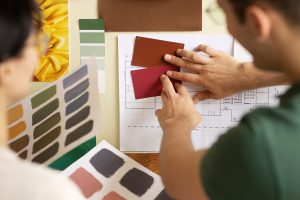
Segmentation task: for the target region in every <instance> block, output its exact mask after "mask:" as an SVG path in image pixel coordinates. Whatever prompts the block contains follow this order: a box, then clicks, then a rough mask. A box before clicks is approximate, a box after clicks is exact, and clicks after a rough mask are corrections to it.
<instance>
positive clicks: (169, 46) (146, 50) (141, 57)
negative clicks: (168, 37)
mask: <svg viewBox="0 0 300 200" xmlns="http://www.w3.org/2000/svg"><path fill="white" fill-rule="evenodd" d="M183 48H184V44H181V43H176V42H169V41H163V40H156V39H151V38H144V37H136V39H135V44H134V51H133V58H132V63H131V65H133V66H140V67H163V66H170V64H169V63H166V62H165V61H164V59H163V58H164V56H165V54H171V55H176V51H177V50H178V49H183Z"/></svg>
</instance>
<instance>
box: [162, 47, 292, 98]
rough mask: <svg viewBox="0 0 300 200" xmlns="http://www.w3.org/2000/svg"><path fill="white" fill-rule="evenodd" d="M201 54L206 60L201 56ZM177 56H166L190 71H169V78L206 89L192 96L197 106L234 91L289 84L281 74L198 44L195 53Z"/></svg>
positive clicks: (173, 62) (179, 52)
mask: <svg viewBox="0 0 300 200" xmlns="http://www.w3.org/2000/svg"><path fill="white" fill-rule="evenodd" d="M199 52H203V53H205V54H207V55H208V56H209V57H205V56H201V55H199V54H198V53H199ZM177 54H178V56H180V57H182V58H179V57H176V56H172V55H166V56H165V60H166V61H167V62H169V63H172V64H174V65H177V66H179V67H182V68H185V69H187V70H189V71H191V72H186V73H184V72H171V71H170V72H168V73H167V75H168V76H169V77H170V78H173V79H177V80H180V81H183V82H189V83H193V84H198V85H200V86H203V87H204V88H205V90H204V91H201V92H199V93H198V94H197V95H196V96H195V97H194V102H195V103H197V102H199V101H201V100H205V99H221V98H225V97H227V96H231V95H233V94H235V93H237V92H241V91H245V90H250V89H256V88H261V87H266V86H274V85H281V84H284V85H285V84H290V80H289V79H288V78H287V76H286V75H285V74H283V73H280V72H267V71H262V70H259V69H257V68H256V67H255V66H254V64H253V63H240V62H238V61H237V60H235V59H234V58H233V57H232V56H230V55H228V54H226V53H224V52H221V51H217V50H215V49H212V48H210V47H208V46H206V45H200V46H199V47H197V48H196V49H195V51H187V50H183V49H179V50H178V51H177Z"/></svg>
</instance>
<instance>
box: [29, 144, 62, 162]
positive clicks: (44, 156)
mask: <svg viewBox="0 0 300 200" xmlns="http://www.w3.org/2000/svg"><path fill="white" fill-rule="evenodd" d="M58 149H59V144H58V142H57V143H55V144H53V145H52V146H50V147H49V148H48V149H46V150H44V151H43V152H42V153H40V154H39V155H38V156H36V157H35V158H33V159H32V161H33V162H37V163H44V162H46V161H47V160H49V159H50V158H52V157H53V156H54V155H55V154H56V153H57V152H58Z"/></svg>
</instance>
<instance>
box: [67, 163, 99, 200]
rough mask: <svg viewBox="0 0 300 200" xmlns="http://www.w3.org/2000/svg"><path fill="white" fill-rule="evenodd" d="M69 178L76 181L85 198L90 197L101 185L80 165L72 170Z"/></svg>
mask: <svg viewBox="0 0 300 200" xmlns="http://www.w3.org/2000/svg"><path fill="white" fill-rule="evenodd" d="M70 179H71V180H73V181H74V182H75V183H76V185H77V186H78V187H79V188H80V190H81V192H82V193H83V195H84V196H85V197H86V198H90V197H91V196H93V194H95V193H96V192H99V191H100V190H101V189H102V187H103V185H102V184H101V183H100V182H99V181H98V180H97V179H96V178H95V177H94V176H93V175H92V174H91V173H90V172H88V171H87V170H85V169H84V168H82V167H80V168H78V169H77V170H76V171H75V172H73V174H71V175H70Z"/></svg>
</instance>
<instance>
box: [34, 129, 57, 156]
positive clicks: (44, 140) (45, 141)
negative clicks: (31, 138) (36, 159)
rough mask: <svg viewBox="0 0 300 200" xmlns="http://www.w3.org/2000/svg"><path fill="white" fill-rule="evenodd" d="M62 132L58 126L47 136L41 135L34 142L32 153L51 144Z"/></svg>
mask: <svg viewBox="0 0 300 200" xmlns="http://www.w3.org/2000/svg"><path fill="white" fill-rule="evenodd" d="M60 133H61V127H60V126H58V127H56V128H55V129H53V130H52V131H50V132H49V133H47V134H46V135H45V136H43V137H41V139H39V140H38V141H36V142H35V143H34V144H33V149H32V153H33V154H35V153H36V152H38V151H40V150H41V149H43V148H45V147H46V146H48V145H49V144H51V143H52V142H53V141H54V140H56V139H57V138H58V137H59V136H60Z"/></svg>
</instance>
